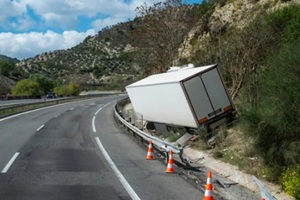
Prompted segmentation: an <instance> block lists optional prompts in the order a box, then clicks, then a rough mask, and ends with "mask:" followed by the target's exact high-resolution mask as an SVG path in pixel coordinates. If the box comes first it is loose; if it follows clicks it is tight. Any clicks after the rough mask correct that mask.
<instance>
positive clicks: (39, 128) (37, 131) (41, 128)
mask: <svg viewBox="0 0 300 200" xmlns="http://www.w3.org/2000/svg"><path fill="white" fill-rule="evenodd" d="M43 127H44V124H43V125H42V126H40V128H38V129H36V131H37V132H38V131H40V130H41V129H42V128H43Z"/></svg>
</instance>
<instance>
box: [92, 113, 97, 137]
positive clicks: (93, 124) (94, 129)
mask: <svg viewBox="0 0 300 200" xmlns="http://www.w3.org/2000/svg"><path fill="white" fill-rule="evenodd" d="M95 119H96V117H95V116H94V117H93V122H92V126H93V132H94V133H96V132H97V131H96V126H95Z"/></svg>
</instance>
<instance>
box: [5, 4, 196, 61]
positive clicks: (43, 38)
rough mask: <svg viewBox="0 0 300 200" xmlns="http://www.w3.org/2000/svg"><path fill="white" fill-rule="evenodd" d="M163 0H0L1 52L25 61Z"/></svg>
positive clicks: (61, 46)
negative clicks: (142, 7)
mask: <svg viewBox="0 0 300 200" xmlns="http://www.w3.org/2000/svg"><path fill="white" fill-rule="evenodd" d="M160 1H162V0H0V8H1V11H0V54H2V55H6V56H9V57H12V58H17V59H20V60H22V59H26V58H30V57H34V56H36V55H37V54H41V53H43V52H49V51H53V50H59V49H68V48H71V47H73V46H76V45H77V44H79V43H80V42H82V41H83V40H84V39H85V38H86V37H87V36H89V35H91V36H93V35H95V34H97V33H98V31H100V30H101V29H103V28H105V27H107V26H111V25H114V24H117V23H119V22H126V21H128V20H132V19H134V18H135V16H136V11H135V9H136V8H137V7H138V6H140V5H142V4H143V3H145V2H146V3H147V4H148V5H153V3H156V2H160ZM199 1H200V0H188V2H189V3H199Z"/></svg>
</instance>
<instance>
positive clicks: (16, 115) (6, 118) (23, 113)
mask: <svg viewBox="0 0 300 200" xmlns="http://www.w3.org/2000/svg"><path fill="white" fill-rule="evenodd" d="M89 100H91V99H86V100H82V101H89ZM70 103H74V102H67V103H62V104H58V105H53V106H47V107H44V108H38V109H35V110H30V111H27V112H22V113H19V114H15V115H12V116H9V117H5V118H2V119H0V122H2V121H4V120H8V119H11V118H14V117H18V116H21V115H25V114H28V113H32V112H36V111H39V110H45V109H48V108H53V107H57V106H62V105H65V104H70Z"/></svg>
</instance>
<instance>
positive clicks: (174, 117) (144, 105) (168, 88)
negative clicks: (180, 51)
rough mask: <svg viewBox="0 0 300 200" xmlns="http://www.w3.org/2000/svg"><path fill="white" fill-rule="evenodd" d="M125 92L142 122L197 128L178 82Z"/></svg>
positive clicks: (129, 88) (135, 88) (130, 88)
mask: <svg viewBox="0 0 300 200" xmlns="http://www.w3.org/2000/svg"><path fill="white" fill-rule="evenodd" d="M126 90H127V92H128V95H129V96H130V100H131V102H132V104H133V105H134V109H135V112H137V113H139V114H143V119H144V120H146V121H151V122H158V123H165V124H170V125H172V124H174V125H179V126H180V125H181V126H188V127H194V128H197V127H198V122H197V121H196V119H195V117H194V114H193V112H192V110H191V108H190V105H189V104H188V101H187V99H186V96H185V94H184V92H183V90H182V88H181V84H180V83H179V82H177V83H168V84H159V85H148V86H137V87H127V88H126Z"/></svg>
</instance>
